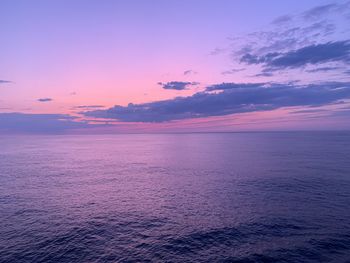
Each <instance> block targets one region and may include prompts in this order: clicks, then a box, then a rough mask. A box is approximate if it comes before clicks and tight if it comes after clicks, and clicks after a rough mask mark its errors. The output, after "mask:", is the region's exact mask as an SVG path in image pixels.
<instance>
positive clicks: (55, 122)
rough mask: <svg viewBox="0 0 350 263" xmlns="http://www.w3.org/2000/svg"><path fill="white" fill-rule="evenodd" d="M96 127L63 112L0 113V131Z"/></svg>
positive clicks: (31, 131) (21, 131) (55, 130)
mask: <svg viewBox="0 0 350 263" xmlns="http://www.w3.org/2000/svg"><path fill="white" fill-rule="evenodd" d="M91 127H97V125H90V124H88V123H87V122H84V121H78V120H77V119H76V118H75V117H72V116H69V115H64V114H26V113H17V112H16V113H0V132H2V133H12V132H14V133H63V132H65V131H67V130H72V129H83V128H91Z"/></svg>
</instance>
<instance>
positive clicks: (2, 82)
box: [0, 79, 12, 84]
mask: <svg viewBox="0 0 350 263" xmlns="http://www.w3.org/2000/svg"><path fill="white" fill-rule="evenodd" d="M5 83H12V81H9V80H3V79H0V84H5Z"/></svg>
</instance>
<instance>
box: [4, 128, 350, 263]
mask: <svg viewBox="0 0 350 263" xmlns="http://www.w3.org/2000/svg"><path fill="white" fill-rule="evenodd" d="M0 262H350V133H348V132H290V133H283V132H281V133H221V134H220V133H218V134H148V135H141V134H133V135H91V136H88V135H84V136H78V135H76V136H68V135H62V136H7V137H0Z"/></svg>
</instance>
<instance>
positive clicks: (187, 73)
mask: <svg viewBox="0 0 350 263" xmlns="http://www.w3.org/2000/svg"><path fill="white" fill-rule="evenodd" d="M197 73H198V72H197V71H194V70H192V69H188V70H185V71H184V75H195V74H197Z"/></svg>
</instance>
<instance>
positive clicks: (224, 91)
mask: <svg viewBox="0 0 350 263" xmlns="http://www.w3.org/2000/svg"><path fill="white" fill-rule="evenodd" d="M213 91H215V92H213ZM349 98H350V83H348V82H344V83H343V82H331V83H322V84H318V85H315V84H310V85H306V86H297V85H293V84H273V83H251V84H238V83H222V84H217V85H213V86H210V87H208V88H207V92H198V93H196V94H194V95H192V96H189V97H177V98H174V99H170V100H163V101H156V102H150V103H143V104H129V105H128V106H119V105H116V106H114V107H112V108H109V109H106V110H96V111H90V112H85V113H84V114H85V115H86V116H90V117H95V118H107V119H117V120H119V121H123V122H164V121H172V120H181V119H189V118H200V117H208V116H223V115H228V114H236V113H244V112H257V111H265V110H274V109H279V108H282V107H296V106H299V107H301V106H308V107H310V106H311V107H316V106H322V105H328V104H330V103H334V102H337V101H339V100H343V99H349Z"/></svg>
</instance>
